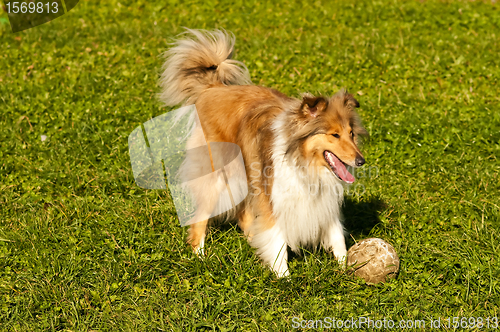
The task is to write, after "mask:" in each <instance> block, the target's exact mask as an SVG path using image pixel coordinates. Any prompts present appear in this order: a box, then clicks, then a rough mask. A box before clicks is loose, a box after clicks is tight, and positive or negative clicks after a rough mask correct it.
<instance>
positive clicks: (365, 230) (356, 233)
mask: <svg viewBox="0 0 500 332" xmlns="http://www.w3.org/2000/svg"><path fill="white" fill-rule="evenodd" d="M385 208H386V204H385V202H384V201H383V200H382V199H381V198H380V196H371V197H364V199H363V201H361V202H359V201H357V200H355V199H353V198H352V197H350V196H347V197H346V198H345V200H344V206H343V209H342V210H343V213H344V219H345V220H344V226H345V228H346V230H347V232H348V233H349V235H348V236H347V238H346V246H347V248H348V249H349V248H350V247H351V246H352V245H353V244H354V240H353V238H354V239H356V241H358V240H359V239H363V238H365V237H367V236H368V235H369V234H370V232H371V230H372V229H373V228H374V227H375V226H376V225H377V224H379V223H380V212H381V211H382V210H384V209H385Z"/></svg>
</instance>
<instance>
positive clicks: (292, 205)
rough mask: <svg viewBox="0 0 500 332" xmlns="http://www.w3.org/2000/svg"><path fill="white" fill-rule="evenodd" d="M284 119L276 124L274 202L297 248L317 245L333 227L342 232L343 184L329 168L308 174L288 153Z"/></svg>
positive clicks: (289, 241) (283, 228)
mask: <svg viewBox="0 0 500 332" xmlns="http://www.w3.org/2000/svg"><path fill="white" fill-rule="evenodd" d="M281 125H282V122H281V119H278V120H277V121H276V123H275V125H274V129H275V133H276V135H277V136H276V140H275V142H274V145H273V154H272V158H273V170H274V174H273V176H274V179H273V188H272V193H271V202H272V206H273V213H274V217H275V218H276V225H277V226H278V227H279V229H280V230H281V233H282V235H283V237H284V239H285V242H286V243H287V244H288V246H290V248H291V249H292V250H293V251H297V250H299V247H301V246H316V245H318V244H320V243H321V242H323V238H324V233H325V232H330V230H331V229H332V228H334V229H337V230H340V231H341V232H342V230H343V226H342V220H341V219H342V217H341V210H340V207H341V205H342V201H343V187H342V185H341V183H340V181H339V180H338V179H337V178H336V177H335V176H334V175H333V174H332V173H331V171H330V170H328V169H327V168H322V169H320V170H316V171H317V172H319V174H317V175H316V176H313V177H311V176H308V174H307V172H308V170H306V169H300V168H299V167H297V166H295V163H294V162H293V161H291V160H287V158H286V157H285V151H286V143H287V142H286V139H285V135H283V134H282V130H281Z"/></svg>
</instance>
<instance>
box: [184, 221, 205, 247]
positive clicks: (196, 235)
mask: <svg viewBox="0 0 500 332" xmlns="http://www.w3.org/2000/svg"><path fill="white" fill-rule="evenodd" d="M207 225H208V219H205V220H203V221H200V222H197V223H195V224H192V225H191V226H190V227H189V231H188V232H189V235H188V243H189V244H190V245H191V248H193V251H194V252H195V253H196V254H197V255H198V256H201V255H204V246H205V237H206V234H207Z"/></svg>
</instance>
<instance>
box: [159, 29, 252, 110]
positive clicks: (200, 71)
mask: <svg viewBox="0 0 500 332" xmlns="http://www.w3.org/2000/svg"><path fill="white" fill-rule="evenodd" d="M186 30H187V31H186V32H185V33H184V34H183V35H184V37H185V38H180V39H178V40H177V41H176V42H175V43H174V44H173V47H172V48H171V49H170V50H169V51H167V52H166V53H165V57H166V59H167V60H166V62H165V65H164V66H163V74H162V76H161V80H160V85H161V88H162V92H161V94H160V99H161V100H162V101H163V103H164V104H165V105H166V106H174V105H177V104H180V103H184V104H186V105H187V104H193V103H195V102H196V99H197V98H198V96H199V95H200V93H201V92H202V91H203V90H204V89H206V88H208V87H210V86H213V85H217V84H224V85H246V84H251V81H250V75H249V73H248V69H247V67H246V66H245V65H244V64H243V63H242V62H239V61H236V60H232V59H231V57H232V55H233V51H234V49H233V47H234V39H235V38H234V36H233V35H232V34H228V33H227V32H225V31H221V30H215V31H211V32H209V31H204V30H191V29H186Z"/></svg>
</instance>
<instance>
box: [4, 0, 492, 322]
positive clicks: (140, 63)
mask: <svg viewBox="0 0 500 332" xmlns="http://www.w3.org/2000/svg"><path fill="white" fill-rule="evenodd" d="M6 19H7V16H6V14H5V13H3V14H2V15H0V38H1V39H0V40H1V41H0V43H1V47H2V51H1V53H0V110H1V111H0V176H1V180H0V192H1V193H0V330H3V331H53V330H57V331H147V330H155V331H156V330H158V331H194V330H197V331H243V330H244V331H291V330H293V327H294V317H298V318H295V321H297V320H302V319H305V320H317V319H323V318H325V317H332V318H336V319H348V318H354V319H357V318H358V317H360V316H365V317H370V318H371V319H384V318H386V319H392V320H394V321H395V322H396V324H398V322H399V321H400V320H405V321H409V320H415V319H419V320H425V323H426V328H425V329H424V328H421V330H428V329H429V327H430V322H429V320H430V319H431V318H433V319H437V318H439V317H441V319H442V322H443V319H446V318H448V317H459V318H460V319H461V318H462V317H465V318H467V319H468V318H469V317H482V319H483V321H484V322H486V319H487V318H488V317H489V318H490V321H491V317H494V316H500V313H499V305H500V283H499V277H498V276H499V274H500V262H499V235H500V231H499V229H500V220H499V219H500V200H499V198H500V194H499V190H500V186H499V180H500V179H499V171H500V166H499V160H498V159H499V158H500V145H499V141H500V113H499V112H498V104H499V95H500V88H499V78H500V71H499V64H500V57H499V56H498V55H499V54H500V45H499V38H500V12H499V8H498V4H491V3H487V2H478V1H476V2H469V1H453V2H451V1H426V2H419V1H402V2H398V1H356V2H353V1H316V2H307V1H302V2H301V1H288V2H283V3H280V4H273V5H271V4H266V3H265V2H260V1H254V0H248V1H236V2H229V1H228V2H223V1H190V2H183V1H158V2H155V3H152V2H146V1H125V0H124V1H120V2H118V1H115V0H110V1H80V3H79V4H78V5H77V7H75V8H74V9H73V10H71V11H70V12H69V13H68V14H66V15H64V16H62V17H60V18H58V19H56V20H55V21H53V22H50V23H48V24H45V25H42V26H39V27H36V28H33V29H30V30H27V31H24V32H20V33H16V34H13V33H11V31H10V27H9V26H8V22H7V20H6ZM182 27H190V28H205V29H212V28H224V29H227V30H229V31H232V32H234V33H235V35H236V36H237V47H236V58H237V59H239V60H241V61H243V62H245V63H246V64H247V66H248V67H249V69H250V73H251V76H252V79H253V81H254V82H255V83H256V84H261V85H265V86H269V87H273V88H277V89H279V90H281V91H283V92H285V93H287V94H289V95H293V96H299V95H300V93H302V92H306V91H310V92H313V93H320V94H326V95H332V94H334V93H335V92H337V91H338V90H339V89H340V88H341V87H346V88H348V89H349V90H350V91H351V92H352V93H354V94H355V96H356V98H357V99H358V100H359V102H360V103H361V108H360V110H359V113H360V115H361V117H362V119H363V121H364V124H365V126H366V127H367V129H368V131H369V133H370V136H371V137H370V140H368V141H367V142H366V143H365V144H364V146H363V152H364V154H365V157H366V160H367V164H366V165H365V166H364V170H365V171H361V172H360V173H358V181H357V184H358V186H357V187H353V188H350V195H348V197H347V199H346V204H345V216H346V226H347V228H348V230H349V231H350V232H351V237H350V238H349V244H352V243H353V242H354V240H353V239H355V240H360V239H363V238H367V237H381V238H383V239H385V240H387V241H388V242H390V243H392V244H393V245H394V247H395V248H396V250H397V252H398V253H399V256H400V258H401V271H400V274H399V276H398V278H397V279H396V280H393V281H391V282H388V283H386V284H382V285H377V286H368V285H365V284H364V283H363V282H362V281H361V280H359V279H357V278H355V277H353V276H351V275H349V274H346V273H344V272H343V271H342V270H341V269H340V268H339V267H338V265H336V264H335V263H334V260H333V259H332V257H331V256H329V255H328V254H327V253H325V252H323V251H318V252H307V251H306V252H304V255H303V256H302V257H295V258H293V259H292V261H291V262H290V269H291V278H290V280H288V281H287V280H277V279H276V278H275V277H274V275H273V274H271V273H270V272H269V271H268V269H267V268H265V267H262V266H261V265H260V263H259V261H258V259H257V258H256V256H255V255H254V254H253V249H252V248H250V247H249V245H248V244H247V243H246V240H245V239H244V237H243V236H242V234H241V233H240V232H239V231H238V230H237V228H236V227H234V226H231V227H224V228H219V229H215V230H213V231H212V232H211V233H210V236H209V238H208V241H207V247H208V248H207V256H206V258H205V259H203V260H200V259H198V258H197V257H195V256H194V255H193V254H192V253H191V251H190V250H188V249H187V247H186V245H185V243H184V241H185V237H186V228H181V227H180V226H179V223H178V221H177V219H176V216H175V209H174V207H173V204H172V202H171V200H170V199H169V195H168V193H167V192H165V191H156V190H143V189H141V188H139V187H137V186H136V185H135V183H134V179H133V175H132V171H131V167H130V161H129V155H128V146H127V138H128V135H129V134H130V132H131V131H132V130H133V129H135V128H136V127H137V126H139V125H140V124H141V123H143V122H145V121H147V120H148V119H150V118H152V117H155V116H158V115H161V114H163V113H165V112H167V111H168V110H169V109H167V108H164V107H162V105H161V104H160V103H159V102H158V100H157V98H156V94H157V93H158V92H159V88H158V85H157V80H158V75H159V73H160V68H161V65H162V58H161V53H162V52H164V51H165V50H166V49H167V47H168V43H169V42H171V40H172V39H171V38H172V37H173V36H175V35H176V34H178V33H180V32H182V31H183V29H182ZM214 102H217V101H214ZM41 135H46V136H47V140H45V141H43V142H42V140H41ZM362 170H363V169H362ZM370 171H371V172H370ZM443 324H444V323H443ZM396 326H397V325H396ZM462 327H463V326H462ZM320 330H321V329H320ZM447 330H453V328H449V329H447ZM483 330H487V328H486V327H483Z"/></svg>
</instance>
